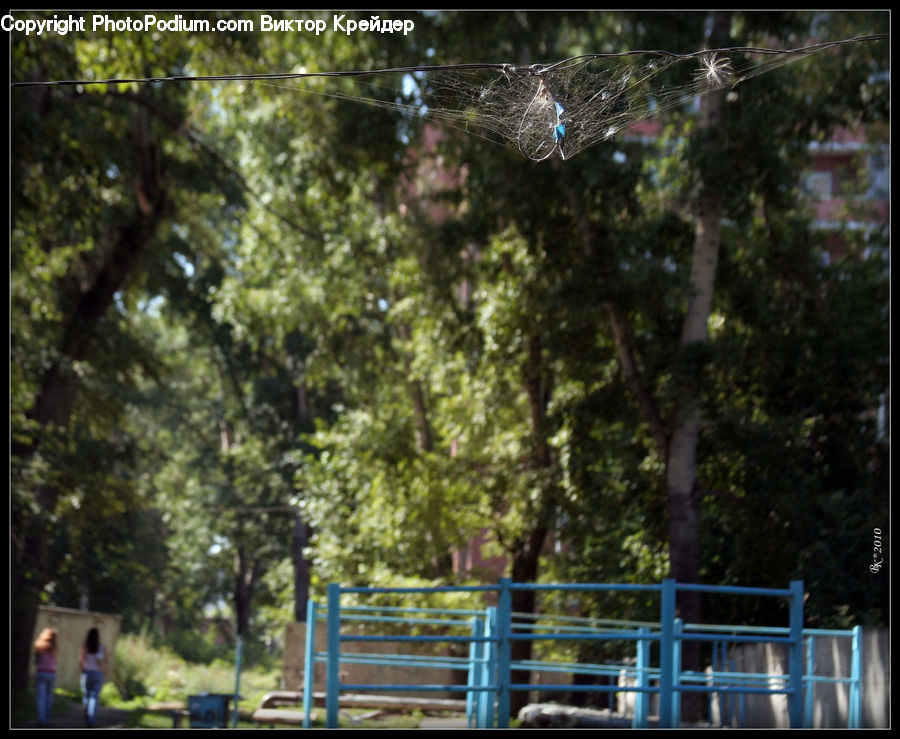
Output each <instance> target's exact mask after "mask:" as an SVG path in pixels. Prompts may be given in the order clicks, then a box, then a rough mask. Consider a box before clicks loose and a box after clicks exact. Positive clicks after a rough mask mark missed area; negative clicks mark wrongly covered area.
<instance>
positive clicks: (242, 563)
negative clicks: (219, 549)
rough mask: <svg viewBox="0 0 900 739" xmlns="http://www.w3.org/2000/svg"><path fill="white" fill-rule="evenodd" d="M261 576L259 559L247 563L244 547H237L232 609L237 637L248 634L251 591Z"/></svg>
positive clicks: (261, 565)
mask: <svg viewBox="0 0 900 739" xmlns="http://www.w3.org/2000/svg"><path fill="white" fill-rule="evenodd" d="M262 574H263V564H262V561H261V560H259V559H254V560H253V561H252V562H251V561H249V559H248V557H247V554H246V551H245V550H244V547H238V550H237V554H236V555H235V582H234V609H235V614H236V616H237V633H238V636H241V637H246V636H247V635H248V634H249V633H250V606H251V604H252V602H253V591H254V590H255V589H256V583H257V582H258V580H259V578H260V577H262Z"/></svg>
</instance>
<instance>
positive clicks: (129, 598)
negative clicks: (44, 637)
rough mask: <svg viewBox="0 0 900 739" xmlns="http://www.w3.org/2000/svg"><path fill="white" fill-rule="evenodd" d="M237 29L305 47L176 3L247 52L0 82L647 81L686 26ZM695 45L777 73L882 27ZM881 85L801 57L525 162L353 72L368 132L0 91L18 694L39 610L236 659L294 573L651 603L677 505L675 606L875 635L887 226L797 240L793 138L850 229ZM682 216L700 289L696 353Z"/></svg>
mask: <svg viewBox="0 0 900 739" xmlns="http://www.w3.org/2000/svg"><path fill="white" fill-rule="evenodd" d="M46 15H47V14H41V13H17V14H15V17H16V18H22V19H24V18H44V17H45V16H46ZM110 15H111V16H114V17H121V18H124V17H126V16H127V15H128V14H127V13H119V14H110ZM159 15H161V16H162V15H166V16H167V17H168V16H171V15H173V14H159ZM274 15H275V16H276V17H277V18H279V19H282V20H284V19H294V20H298V19H299V20H301V21H302V20H304V19H320V20H324V21H325V22H326V25H327V30H326V31H325V32H323V33H321V34H315V33H296V32H295V33H287V32H281V33H279V32H265V31H262V30H260V26H259V22H258V21H259V14H257V13H248V14H243V15H242V14H238V13H232V12H209V13H182V14H181V16H182V17H189V18H194V17H202V18H207V19H210V20H212V21H213V22H215V21H220V20H222V21H226V22H232V21H238V20H241V19H245V18H253V19H255V20H256V21H257V23H256V26H255V28H254V30H252V31H250V30H241V31H230V32H227V33H187V32H184V33H149V32H148V33H137V32H127V31H110V30H103V29H100V30H97V31H94V30H92V29H91V28H90V26H89V27H88V28H87V29H86V30H85V31H84V32H72V33H68V34H66V35H59V34H52V33H48V34H44V35H41V36H37V35H25V34H24V33H20V32H16V31H13V33H12V36H11V62H12V67H11V78H12V81H13V82H26V81H40V80H89V79H110V78H125V77H141V78H144V77H160V78H161V77H171V76H179V75H188V76H198V75H226V74H236V73H240V74H254V73H272V72H281V71H285V72H289V71H300V70H303V71H319V72H327V71H346V70H378V69H385V68H392V67H402V66H429V65H438V64H440V65H452V64H466V63H471V62H475V61H478V62H497V63H500V62H507V63H511V64H523V63H526V62H534V61H538V60H544V61H546V60H554V61H555V60H559V59H564V58H568V57H571V56H574V55H577V54H584V53H612V52H621V51H629V50H636V49H668V50H671V51H674V52H679V53H685V52H692V51H696V50H699V49H702V48H704V47H705V46H709V45H710V43H709V42H710V38H711V37H710V33H713V28H714V26H715V23H714V22H713V20H712V19H711V17H708V15H707V14H706V13H700V12H690V13H685V12H679V13H662V12H591V13H568V12H567V13H563V12H553V13H525V12H509V13H451V12H434V13H432V12H429V13H408V14H405V15H404V14H399V13H396V14H392V18H393V17H396V18H400V19H403V18H408V19H411V20H412V21H414V30H413V31H412V32H410V33H408V34H403V33H400V32H398V33H391V34H375V33H355V34H350V33H341V32H337V31H335V30H334V29H333V28H332V26H331V24H332V18H331V16H330V15H329V14H324V13H319V14H311V13H279V14H274ZM350 17H353V18H355V17H356V16H355V14H351V15H349V16H348V18H350ZM360 19H362V16H360ZM717 22H718V23H720V24H723V25H722V28H721V29H720V31H721V32H722V33H723V34H725V35H727V38H728V40H729V43H730V44H732V45H738V44H739V45H742V46H748V47H749V46H759V47H776V48H797V47H799V46H803V45H806V44H807V43H809V42H810V41H812V42H815V41H831V40H838V39H841V38H850V37H854V36H860V35H865V34H878V33H884V32H885V31H886V29H887V28H888V18H887V16H886V14H885V13H862V12H842V13H838V12H828V13H822V12H817V13H812V12H809V13H806V12H765V13H762V12H746V13H737V12H735V13H733V14H731V15H729V16H728V17H727V18H725V19H724V20H721V19H720V20H719V21H717ZM888 71H889V57H888V43H887V42H886V41H874V42H867V43H858V44H847V45H843V46H838V47H835V48H834V49H831V50H829V51H827V52H821V53H819V54H816V55H813V56H811V57H810V58H808V59H801V60H798V61H795V62H794V63H791V64H788V65H786V66H784V67H779V68H776V69H774V70H772V71H768V72H766V74H764V75H760V76H759V77H756V78H753V79H749V80H747V81H746V82H744V83H742V84H739V85H736V86H735V87H734V88H733V89H731V90H723V91H722V92H721V95H720V97H719V98H718V100H719V102H717V103H715V104H714V103H713V102H712V98H711V97H707V98H702V99H700V102H698V101H697V99H696V98H691V99H686V100H685V101H684V104H683V105H682V106H680V107H678V108H676V109H673V110H670V111H668V112H667V113H666V114H665V115H664V116H662V117H661V118H659V120H658V121H657V122H656V124H655V128H653V129H652V135H646V132H645V133H644V134H642V135H638V134H639V133H640V132H639V131H631V132H629V131H625V132H620V133H617V134H616V135H615V136H610V137H609V138H608V139H606V140H604V141H602V142H600V143H598V144H597V145H596V146H594V147H593V148H591V149H589V150H587V151H585V152H582V153H581V154H579V156H578V157H575V158H573V159H570V160H567V161H559V160H555V161H546V162H533V161H529V160H527V159H526V158H524V157H522V156H521V155H520V154H518V153H517V152H514V151H510V150H509V149H505V148H503V147H499V146H497V145H496V144H494V143H493V142H490V141H486V140H484V139H481V138H479V137H477V136H473V135H467V134H466V133H464V132H460V131H459V130H457V129H454V128H443V127H440V126H439V125H438V124H437V123H435V121H433V120H431V119H430V118H429V117H428V116H427V115H425V116H422V115H418V114H416V113H415V112H414V111H415V109H416V95H417V94H418V93H417V86H422V88H423V89H424V88H425V87H426V86H427V85H428V84H429V83H428V80H427V77H426V78H425V79H423V78H421V77H418V78H417V77H415V76H413V75H408V78H407V80H406V81H403V78H402V77H401V78H398V77H396V76H395V77H393V78H392V79H393V80H394V84H393V86H391V85H389V84H387V83H385V84H384V85H383V86H378V85H377V84H376V85H375V86H374V90H375V92H374V93H372V94H374V95H376V96H377V102H379V103H380V104H379V105H367V104H366V103H364V102H361V101H360V100H359V99H358V98H359V97H360V96H361V94H362V93H361V92H360V88H359V87H358V86H357V82H358V81H356V80H353V79H344V78H338V79H321V78H315V79H310V80H307V81H303V82H304V85H305V88H304V91H300V90H298V89H296V88H297V87H298V83H297V82H296V81H292V82H291V86H290V87H291V89H285V87H286V85H283V84H281V83H279V82H277V81H266V80H261V81H260V80H257V81H253V82H250V81H247V80H240V81H194V82H155V83H121V84H108V85H80V86H79V85H68V86H33V87H14V88H12V89H11V91H10V96H11V102H12V111H11V124H12V135H11V152H10V154H11V179H10V183H11V231H10V234H11V235H10V246H11V250H10V290H11V296H10V324H11V351H10V406H11V417H10V426H11V434H12V447H11V450H12V455H11V517H12V547H11V548H12V555H13V559H12V583H13V617H14V628H13V651H14V665H15V664H22V662H21V660H22V659H26V658H27V649H28V646H29V645H30V642H31V639H30V627H31V625H33V615H29V614H33V612H34V609H35V608H36V606H37V605H38V604H39V603H53V604H56V605H62V606H73V607H78V606H82V607H90V608H94V609H97V610H102V611H115V612H119V613H122V614H123V616H124V618H125V621H124V623H125V626H126V628H127V629H130V630H135V631H137V630H145V631H148V632H151V633H154V634H156V635H158V636H160V637H161V638H166V637H167V636H168V637H169V638H172V639H174V638H175V636H176V635H177V634H178V633H185V632H190V631H192V630H196V629H197V628H198V627H199V625H200V624H201V623H203V622H204V621H205V620H206V619H208V618H210V617H211V615H212V614H214V613H219V614H222V613H226V614H228V616H229V618H231V619H233V622H234V626H235V629H236V630H237V632H238V633H240V634H242V635H244V636H246V637H248V638H252V639H258V640H260V641H261V640H262V639H263V638H265V637H266V636H268V637H270V638H271V637H272V636H275V637H277V636H278V633H279V630H280V629H281V627H282V626H283V624H284V622H285V621H287V620H291V619H294V618H302V615H301V614H303V613H304V610H303V608H302V602H305V600H304V599H305V598H306V597H309V596H310V595H316V596H321V594H322V592H323V588H324V585H325V583H327V582H329V581H341V582H344V583H346V584H373V585H388V584H401V583H412V582H417V583H434V584H442V583H453V582H468V581H480V580H484V579H487V580H491V579H493V578H494V577H495V573H494V572H490V571H486V570H479V569H477V568H476V569H471V570H470V569H466V568H465V567H461V566H460V552H463V551H465V550H466V548H467V547H469V546H470V545H471V544H472V542H473V540H476V539H480V540H484V541H485V542H486V544H485V550H484V552H485V554H486V555H488V554H494V555H497V556H502V557H504V558H505V561H506V562H507V567H508V570H507V572H509V573H510V574H511V575H512V576H513V577H514V578H515V579H521V580H540V579H542V578H543V579H548V580H550V579H552V580H557V581H604V582H615V581H625V582H647V581H657V580H659V579H660V578H661V577H664V576H667V575H668V574H669V573H670V572H672V571H684V570H679V567H680V565H678V566H676V565H677V564H678V563H677V562H676V561H675V559H677V557H678V556H680V555H678V554H677V553H676V552H675V550H674V549H672V544H673V541H674V540H675V539H677V538H679V536H680V534H681V533H685V532H681V531H679V530H678V525H677V523H676V524H673V521H675V522H677V521H680V520H681V519H680V518H679V519H676V518H673V516H674V515H675V514H674V513H673V511H677V510H680V509H678V508H677V507H673V505H674V504H673V500H675V498H673V495H675V496H676V497H677V495H682V496H688V497H687V498H685V505H687V506H688V508H685V509H684V510H690V511H693V514H694V515H695V531H694V533H685V537H684V538H686V539H687V540H688V543H689V544H691V545H692V546H694V547H695V552H696V576H697V578H698V579H699V580H701V581H703V582H709V583H722V584H743V585H753V586H778V587H783V586H785V585H786V583H787V581H788V580H791V579H798V578H799V579H803V580H804V581H805V584H806V589H807V591H808V592H809V598H808V601H807V606H806V609H807V610H806V613H807V620H808V624H809V625H814V626H846V625H849V624H856V623H862V624H867V625H880V624H883V623H885V622H886V619H887V615H888V610H887V608H888V588H887V576H886V575H885V574H884V572H882V573H881V574H875V573H872V572H870V571H869V564H871V559H872V551H871V550H872V545H871V540H872V530H873V528H879V527H880V528H881V529H882V530H886V528H887V522H888V503H887V501H888V485H889V482H888V480H889V466H888V465H889V461H888V452H889V434H888V432H887V431H886V428H889V417H888V419H887V421H885V420H884V416H885V414H888V415H889V410H888V409H889V336H888V325H889V273H888V262H889V254H888V246H887V245H888V243H889V232H888V230H887V229H888V224H887V223H886V222H884V219H882V220H881V221H879V220H877V219H874V220H873V219H872V218H870V217H868V220H867V216H866V215H865V214H864V213H862V211H860V212H859V213H857V212H854V211H852V210H848V211H847V212H846V213H845V214H843V215H842V217H841V220H840V222H839V223H840V224H842V226H841V227H839V228H838V229H837V230H835V229H834V228H832V229H831V230H823V228H822V227H821V224H818V223H817V222H816V217H815V201H814V200H813V199H812V198H811V197H810V193H809V192H808V191H807V190H806V189H805V187H804V174H805V173H806V172H807V171H808V170H809V167H810V166H811V161H812V160H811V149H810V144H811V143H812V142H818V144H819V145H820V146H821V145H824V144H823V142H828V141H829V140H831V139H832V138H833V137H834V136H835V134H836V132H840V131H847V130H850V131H854V132H856V131H864V132H866V134H867V135H868V140H869V144H868V145H867V146H866V145H863V146H860V147H859V151H858V154H857V155H856V156H857V164H856V167H855V174H853V176H852V177H851V176H848V177H847V178H845V179H846V183H847V186H848V187H849V188H851V189H852V193H851V197H848V198H847V199H846V202H847V204H848V209H852V208H855V207H857V206H858V207H859V208H860V209H862V208H865V207H866V205H867V201H866V200H865V199H864V198H862V197H860V196H861V195H862V194H864V193H865V192H866V190H867V186H868V184H867V181H866V173H867V166H868V163H869V162H871V157H872V156H874V155H876V154H878V155H881V153H882V149H883V146H884V142H885V141H886V138H887V136H886V132H888V131H889V121H890V117H889V83H888V82H887V77H886V75H885V74H884V73H885V72H888ZM666 74H669V73H668V72H667V73H666ZM671 74H673V75H674V74H676V72H675V71H674V68H673V71H672V72H671ZM397 79H400V80H401V82H400V85H399V87H398V86H397V84H396V80H397ZM371 81H372V80H368V81H367V82H371ZM375 81H376V82H378V81H379V79H378V77H377V76H376V77H375ZM369 88H370V89H371V88H372V86H369ZM647 94H651V93H647ZM400 103H405V104H406V105H407V107H403V106H402V105H400ZM716 105H718V106H719V107H718V108H716V107H715V106H716ZM716 110H719V111H720V112H721V113H722V115H721V119H720V120H719V119H717V120H716V121H715V122H713V123H710V120H709V115H710V111H716ZM419 112H422V110H421V108H420V109H419ZM705 116H706V117H705ZM647 130H650V129H647ZM879 147H881V148H879ZM867 157H868V159H867ZM710 208H713V210H710ZM710 213H714V217H710ZM704 218H706V222H707V223H711V222H714V223H715V228H716V229H717V231H716V235H715V244H714V246H715V255H716V259H717V266H716V267H715V269H714V270H713V274H711V275H709V277H710V278H711V279H710V283H709V284H710V285H711V286H712V285H713V284H714V287H711V290H712V292H711V297H710V302H709V306H708V309H707V313H706V314H703V315H702V316H701V320H700V324H701V327H702V329H703V331H704V332H705V333H704V336H703V337H702V338H703V340H702V341H693V340H686V339H685V335H686V334H685V331H687V329H686V328H685V326H686V325H687V324H686V316H689V315H690V314H691V310H693V309H692V307H691V306H693V305H694V299H695V298H696V295H697V289H698V287H697V286H698V285H699V283H698V282H697V281H696V277H697V269H698V267H697V262H696V260H697V254H698V251H697V249H698V244H700V242H701V240H702V237H701V232H703V224H704ZM859 223H868V224H869V227H868V228H857V227H856V225H857V224H859ZM698 225H699V227H700V230H699V231H698ZM707 235H708V232H707ZM692 259H693V260H694V262H693V263H692ZM692 264H693V265H694V266H693V267H692ZM688 421H690V423H688ZM691 424H693V425H691ZM687 437H690V440H691V443H692V444H694V445H695V446H692V447H691V450H692V451H690V454H688V456H686V457H682V456H679V455H680V454H681V453H680V452H679V451H678V449H681V448H682V446H683V444H684V438H687ZM673 450H675V451H673ZM685 460H688V461H685ZM688 462H689V464H688ZM684 464H688V467H689V472H690V477H689V479H690V480H691V481H692V482H691V483H690V484H689V485H688V487H687V488H686V489H684V490H681V489H680V488H678V485H677V484H676V482H677V481H676V480H675V477H673V475H675V471H677V470H680V469H682V468H683V467H684ZM676 476H677V475H676ZM679 490H680V492H679ZM676 493H677V495H676ZM688 498H690V499H689V500H688ZM679 515H680V514H679ZM692 525H693V524H692ZM673 558H675V559H673ZM533 597H534V596H533V594H532V595H528V597H524V596H523V599H522V600H521V601H520V602H518V603H517V604H516V607H517V608H518V609H523V610H527V609H531V608H533V607H534V605H535V604H534V601H533ZM529 598H531V600H529ZM580 607H581V608H582V610H583V611H584V612H585V613H599V612H603V613H605V614H610V612H611V611H615V614H616V615H617V616H619V617H629V616H631V617H641V616H646V615H647V612H646V608H647V604H646V603H643V602H642V601H640V600H639V599H638V600H633V601H628V602H621V601H617V602H615V603H612V602H607V601H605V600H603V599H598V600H597V601H596V602H592V603H581V604H580ZM775 616H776V614H773V613H770V612H763V611H756V610H753V609H749V608H743V606H742V607H741V608H738V606H736V605H735V604H732V603H727V604H723V605H715V604H710V606H709V607H708V608H706V607H705V608H704V618H707V619H708V620H722V621H725V620H729V619H738V620H740V621H743V622H765V621H767V620H771V619H772V618H773V617H775ZM29 619H31V620H29ZM23 644H24V656H23V647H22V645H23ZM16 660H18V662H16Z"/></svg>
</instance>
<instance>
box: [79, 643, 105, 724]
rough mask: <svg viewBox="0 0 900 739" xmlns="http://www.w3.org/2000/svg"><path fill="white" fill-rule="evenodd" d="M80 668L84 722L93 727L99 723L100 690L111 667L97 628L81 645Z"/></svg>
mask: <svg viewBox="0 0 900 739" xmlns="http://www.w3.org/2000/svg"><path fill="white" fill-rule="evenodd" d="M78 667H79V669H80V670H81V694H82V701H83V703H84V722H85V724H86V725H87V726H89V727H93V726H94V724H95V723H96V721H97V707H98V706H99V705H100V688H102V687H103V677H104V675H105V674H106V671H107V669H108V667H109V659H108V657H107V655H106V650H105V649H104V647H103V644H101V643H100V632H98V631H97V629H96V628H91V629H89V630H88V633H87V638H85V640H84V644H82V645H81V651H80V652H79V654H78Z"/></svg>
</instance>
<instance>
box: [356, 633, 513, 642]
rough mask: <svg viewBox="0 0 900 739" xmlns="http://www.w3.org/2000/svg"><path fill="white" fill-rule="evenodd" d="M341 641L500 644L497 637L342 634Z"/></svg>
mask: <svg viewBox="0 0 900 739" xmlns="http://www.w3.org/2000/svg"><path fill="white" fill-rule="evenodd" d="M340 639H341V641H342V642H345V641H377V642H385V641H400V642H442V641H446V642H499V641H500V639H499V637H496V636H400V635H399V634H396V635H390V636H354V635H353V634H341V636H340Z"/></svg>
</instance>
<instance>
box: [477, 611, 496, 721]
mask: <svg viewBox="0 0 900 739" xmlns="http://www.w3.org/2000/svg"><path fill="white" fill-rule="evenodd" d="M496 633H497V609H496V608H495V607H494V606H488V608H486V609H485V613H484V635H485V636H494V634H496ZM496 674H497V646H496V644H494V642H490V641H488V642H485V643H484V663H483V664H482V665H481V684H482V685H493V684H495V681H496V679H497V678H496ZM495 699H496V696H495V695H494V694H493V693H490V692H487V691H481V692H479V693H478V718H477V721H476V728H478V729H491V728H493V727H494V700H495Z"/></svg>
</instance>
